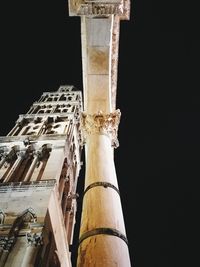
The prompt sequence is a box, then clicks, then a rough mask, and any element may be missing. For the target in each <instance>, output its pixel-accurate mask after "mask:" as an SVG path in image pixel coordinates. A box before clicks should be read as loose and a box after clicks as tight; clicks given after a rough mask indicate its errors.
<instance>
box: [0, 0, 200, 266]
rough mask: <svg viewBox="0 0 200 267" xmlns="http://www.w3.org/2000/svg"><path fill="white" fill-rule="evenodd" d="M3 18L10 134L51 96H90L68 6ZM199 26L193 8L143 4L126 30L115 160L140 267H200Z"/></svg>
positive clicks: (50, 4) (47, 5)
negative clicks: (65, 88) (63, 91)
mask: <svg viewBox="0 0 200 267" xmlns="http://www.w3.org/2000/svg"><path fill="white" fill-rule="evenodd" d="M4 2H5V3H4ZM0 10H1V50H0V52H1V60H0V64H1V105H0V114H1V115H0V118H1V130H0V135H6V134H7V133H8V131H9V130H10V129H11V128H12V127H13V126H14V123H15V121H16V120H17V118H18V115H19V114H23V113H26V111H27V110H28V108H29V107H30V105H31V104H32V103H33V102H34V101H36V100H38V99H39V97H40V95H41V94H42V92H43V91H53V90H57V89H58V87H59V85H61V84H74V85H75V86H76V87H77V88H79V89H81V90H82V67H81V40H80V19H79V18H78V17H69V16H68V8H67V0H57V1H55V0H54V1H53V0H48V1H47V0H42V1H41V0H40V1H39V0H35V1H31V2H30V1H24V0H22V1H14V0H10V1H2V3H1V9H0ZM199 18H200V17H199V9H198V8H197V5H196V4H195V3H194V1H193V0H191V1H187V4H186V3H185V2H184V1H180V0H177V1H176V0H173V1H172V0H169V1H165V0H160V1H156V0H135V1H133V3H132V7H131V20H130V21H122V22H121V31H120V50H119V67H118V91H117V107H118V108H120V109H121V112H122V118H121V124H120V128H119V141H120V147H119V148H118V149H117V150H115V161H116V169H117V175H118V180H119V187H120V191H121V199H122V206H123V210H124V217H125V224H126V229H127V236H128V239H129V249H130V254H131V260H132V265H133V266H134V267H179V266H181V267H183V266H184V267H186V266H187V267H189V266H193V267H195V266H200V259H199V247H200V246H199V243H200V241H199V240H200V235H199V225H200V221H199V218H198V217H199V198H200V193H199V176H200V91H199V88H200V82H199V80H200V75H199V73H200V71H199V64H200V63H199V62H200V61H199V60H200V53H199V50H200V36H199V33H200V29H199V27H198V24H199ZM81 176H83V174H82V175H81ZM81 179H83V177H81ZM108 267H109V266H108ZM124 267H126V266H124Z"/></svg>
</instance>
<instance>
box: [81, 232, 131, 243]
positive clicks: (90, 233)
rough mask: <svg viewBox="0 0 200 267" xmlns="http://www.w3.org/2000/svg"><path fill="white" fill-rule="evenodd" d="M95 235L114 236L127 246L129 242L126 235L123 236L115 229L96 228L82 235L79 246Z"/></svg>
mask: <svg viewBox="0 0 200 267" xmlns="http://www.w3.org/2000/svg"><path fill="white" fill-rule="evenodd" d="M94 235H112V236H116V237H119V238H121V239H122V240H123V241H124V242H125V243H126V244H127V245H128V240H127V238H126V236H125V235H124V234H122V233H121V232H120V231H118V230H116V229H113V228H96V229H93V230H91V231H88V232H85V233H84V234H82V236H81V237H80V239H79V245H80V244H81V242H83V240H85V239H86V238H88V237H91V236H94Z"/></svg>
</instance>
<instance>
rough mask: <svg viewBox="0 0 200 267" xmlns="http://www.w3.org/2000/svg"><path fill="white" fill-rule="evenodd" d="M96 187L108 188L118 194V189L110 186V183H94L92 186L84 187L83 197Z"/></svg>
mask: <svg viewBox="0 0 200 267" xmlns="http://www.w3.org/2000/svg"><path fill="white" fill-rule="evenodd" d="M96 186H103V187H105V188H107V187H110V188H112V189H114V190H115V191H116V192H117V193H118V194H120V192H119V189H118V188H117V187H116V186H114V185H113V184H111V183H108V182H95V183H92V184H90V185H88V186H87V187H86V189H85V191H84V193H83V196H84V195H85V193H86V192H87V191H88V190H90V189H91V188H93V187H96Z"/></svg>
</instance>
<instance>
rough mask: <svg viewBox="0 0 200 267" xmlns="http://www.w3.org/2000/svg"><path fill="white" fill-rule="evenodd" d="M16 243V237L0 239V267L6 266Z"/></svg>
mask: <svg viewBox="0 0 200 267" xmlns="http://www.w3.org/2000/svg"><path fill="white" fill-rule="evenodd" d="M14 243H15V238H14V237H3V238H1V239H0V248H1V256H0V267H4V266H5V264H6V261H7V258H8V255H9V253H10V251H11V249H12V247H13V245H14Z"/></svg>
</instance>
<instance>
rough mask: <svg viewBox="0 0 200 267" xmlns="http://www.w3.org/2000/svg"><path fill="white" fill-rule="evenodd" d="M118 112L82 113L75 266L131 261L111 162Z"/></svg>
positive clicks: (122, 265)
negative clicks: (82, 161) (82, 165)
mask: <svg viewBox="0 0 200 267" xmlns="http://www.w3.org/2000/svg"><path fill="white" fill-rule="evenodd" d="M119 120H120V111H119V110H117V111H115V112H112V113H109V114H102V113H101V112H100V113H97V114H93V115H90V114H83V116H82V127H83V130H84V133H85V136H86V147H85V149H86V177H85V191H84V199H83V209H82V221H81V229H80V239H79V257H78V262H77V266H78V267H84V266H87V267H92V266H105V267H106V266H109V267H114V266H120V267H129V266H130V259H129V252H128V246H127V238H126V232H125V227H124V221H123V214H122V207H121V201H120V194H119V189H118V183H117V177H116V171H115V166H114V159H113V146H116V145H117V143H118V142H117V129H118V124H119Z"/></svg>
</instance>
